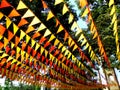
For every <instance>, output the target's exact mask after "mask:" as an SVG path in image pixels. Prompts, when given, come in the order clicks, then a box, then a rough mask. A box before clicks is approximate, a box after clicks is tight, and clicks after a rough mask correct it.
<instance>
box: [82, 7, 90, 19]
mask: <svg viewBox="0 0 120 90" xmlns="http://www.w3.org/2000/svg"><path fill="white" fill-rule="evenodd" d="M89 12H90V11H89V8H86V9H85V11H84V12H83V14H82V15H81V17H85V16H86V15H87V14H88V13H89Z"/></svg>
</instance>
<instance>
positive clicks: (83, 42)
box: [81, 38, 87, 46]
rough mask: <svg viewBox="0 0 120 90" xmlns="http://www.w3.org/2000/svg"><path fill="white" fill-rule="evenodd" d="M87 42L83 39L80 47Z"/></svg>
mask: <svg viewBox="0 0 120 90" xmlns="http://www.w3.org/2000/svg"><path fill="white" fill-rule="evenodd" d="M86 42H87V40H86V38H84V39H83V41H82V44H81V46H83V45H84V44H85V43H86Z"/></svg>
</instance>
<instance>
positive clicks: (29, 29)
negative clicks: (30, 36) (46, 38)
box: [26, 26, 34, 33]
mask: <svg viewBox="0 0 120 90" xmlns="http://www.w3.org/2000/svg"><path fill="white" fill-rule="evenodd" d="M33 30H34V27H32V26H30V27H28V29H27V31H26V33H29V32H31V31H33Z"/></svg>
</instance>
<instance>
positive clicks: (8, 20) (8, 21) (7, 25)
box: [6, 17, 14, 29]
mask: <svg viewBox="0 0 120 90" xmlns="http://www.w3.org/2000/svg"><path fill="white" fill-rule="evenodd" d="M11 23H12V22H11V21H10V19H9V18H8V17H6V27H7V29H8V28H9V26H10V24H11ZM13 25H14V24H13Z"/></svg>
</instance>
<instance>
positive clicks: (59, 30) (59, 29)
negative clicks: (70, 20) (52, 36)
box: [57, 25, 64, 33]
mask: <svg viewBox="0 0 120 90" xmlns="http://www.w3.org/2000/svg"><path fill="white" fill-rule="evenodd" d="M63 29H64V28H63V26H62V25H60V26H59V28H58V30H57V33H59V32H61V31H62V30H63Z"/></svg>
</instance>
